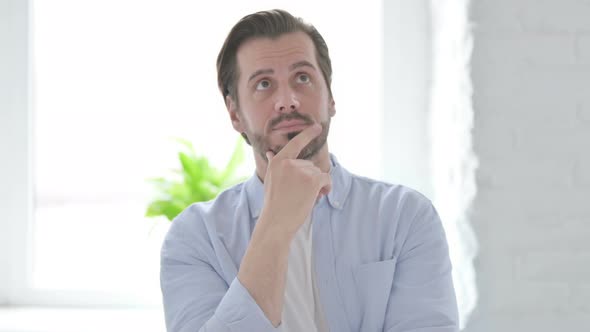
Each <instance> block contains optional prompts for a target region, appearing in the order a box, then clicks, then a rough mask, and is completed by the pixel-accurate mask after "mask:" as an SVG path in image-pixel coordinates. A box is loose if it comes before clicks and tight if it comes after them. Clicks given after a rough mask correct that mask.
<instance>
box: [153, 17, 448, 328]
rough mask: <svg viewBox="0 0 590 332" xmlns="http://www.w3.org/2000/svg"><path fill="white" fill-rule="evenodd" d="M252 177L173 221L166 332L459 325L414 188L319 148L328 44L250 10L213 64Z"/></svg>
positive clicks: (307, 29)
mask: <svg viewBox="0 0 590 332" xmlns="http://www.w3.org/2000/svg"><path fill="white" fill-rule="evenodd" d="M217 69H218V83H219V88H220V90H221V93H222V94H223V97H224V98H225V102H226V106H227V110H228V114H229V116H230V119H231V122H232V125H233V127H234V128H235V130H236V131H238V132H239V133H241V134H242V136H243V137H244V139H246V141H247V142H248V143H249V144H250V145H251V146H252V150H253V154H254V159H255V162H256V172H255V174H254V175H253V176H252V177H251V178H250V179H249V180H247V181H246V182H244V183H241V184H238V185H236V186H234V187H232V188H230V189H228V190H226V191H224V192H223V193H221V194H220V195H219V196H218V197H217V198H216V199H215V200H213V201H210V202H206V203H196V204H193V205H191V206H190V207H189V208H187V209H186V210H185V211H183V212H182V213H181V214H180V215H179V216H178V217H177V218H176V219H175V220H174V221H173V222H172V226H171V228H170V231H169V233H168V235H167V237H166V240H165V241H164V244H163V247H162V261H161V263H162V265H161V286H162V292H163V299H164V309H165V314H166V325H167V328H168V330H169V331H175V332H176V331H297V332H307V331H335V332H345V331H390V332H393V331H396V332H397V331H422V332H426V331H429V332H435V331H436V332H443V331H444V332H447V331H457V330H458V318H457V316H458V315H457V304H456V299H455V293H454V289H453V283H452V278H451V263H450V260H449V255H448V247H447V243H446V239H445V234H444V231H443V228H442V225H441V222H440V220H439V217H438V215H437V213H436V210H435V209H434V207H433V206H432V204H431V203H430V201H429V200H428V199H426V198H425V197H424V196H422V195H421V194H419V193H417V192H416V191H413V190H411V189H409V188H406V187H403V186H400V185H390V184H386V183H382V182H378V181H375V180H371V179H367V178H363V177H359V176H356V175H353V174H351V173H349V172H348V171H346V170H345V169H344V168H343V167H342V166H341V165H340V164H339V163H338V161H337V160H336V158H335V157H334V156H333V155H331V154H330V153H329V151H328V144H327V142H326V140H327V136H328V132H329V128H330V119H331V117H333V116H334V115H335V103H334V98H333V96H332V92H331V89H330V84H331V75H332V68H331V64H330V58H329V55H328V48H327V46H326V44H325V42H324V40H323V38H322V37H321V35H320V34H319V33H318V32H317V31H316V29H315V28H313V27H312V26H310V25H307V24H305V23H303V22H302V21H301V20H299V19H296V18H294V17H293V16H291V15H290V14H289V13H287V12H285V11H282V10H272V11H266V12H259V13H255V14H252V15H248V16H246V17H244V18H243V19H242V20H240V21H239V22H238V23H237V24H236V25H235V26H234V28H233V29H232V30H231V32H230V33H229V35H228V37H227V39H226V41H225V44H224V45H223V47H222V49H221V52H220V53H219V56H218V59H217Z"/></svg>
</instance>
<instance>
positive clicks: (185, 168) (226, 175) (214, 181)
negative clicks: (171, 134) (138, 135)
mask: <svg viewBox="0 0 590 332" xmlns="http://www.w3.org/2000/svg"><path fill="white" fill-rule="evenodd" d="M178 141H179V142H180V143H181V144H182V145H183V146H184V148H185V151H180V152H179V153H178V159H179V160H180V165H181V168H180V170H174V171H173V172H174V174H175V175H176V176H174V177H173V178H166V177H159V178H153V179H149V180H148V181H150V182H151V183H153V184H154V185H155V188H156V192H157V194H156V196H157V198H156V199H155V200H153V201H152V202H151V203H149V205H148V207H147V210H146V214H145V215H146V216H148V217H157V216H165V217H166V218H167V219H168V220H169V221H172V220H173V219H174V218H175V217H176V216H177V215H178V214H179V213H180V212H182V210H184V209H185V208H186V207H188V206H189V205H191V204H192V203H195V202H203V201H209V200H211V199H213V198H215V197H216V196H217V195H218V194H219V193H220V192H221V191H222V190H224V189H226V188H228V187H230V186H232V185H234V184H236V183H238V182H240V181H243V180H244V179H245V177H237V176H236V169H237V168H238V166H239V165H240V164H241V163H242V162H243V161H244V151H243V148H242V146H243V140H242V138H241V137H240V138H239V139H238V142H237V143H236V146H235V148H234V151H233V153H232V156H231V158H230V160H229V162H228V163H227V165H226V167H225V169H223V170H218V169H216V168H214V167H213V166H211V165H210V163H209V161H208V160H207V158H206V157H204V156H198V155H197V153H196V152H195V149H194V147H193V145H192V143H191V142H189V141H187V140H183V139H178Z"/></svg>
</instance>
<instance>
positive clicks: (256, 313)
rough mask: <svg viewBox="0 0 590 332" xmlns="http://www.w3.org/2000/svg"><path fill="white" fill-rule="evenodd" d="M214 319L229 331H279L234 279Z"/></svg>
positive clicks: (244, 288)
mask: <svg viewBox="0 0 590 332" xmlns="http://www.w3.org/2000/svg"><path fill="white" fill-rule="evenodd" d="M215 316H216V317H215V318H217V319H218V320H219V321H221V322H222V323H223V324H224V325H225V326H227V327H228V328H229V329H230V330H231V331H234V330H235V331H262V332H264V331H269V332H275V331H280V330H279V328H280V326H281V324H279V326H278V327H276V328H275V327H274V326H273V325H272V323H271V322H270V320H269V319H268V317H266V315H265V314H264V311H262V309H261V308H260V306H259V305H258V303H256V301H255V300H254V298H253V297H252V295H250V292H248V290H247V289H246V287H244V286H243V285H242V283H241V282H240V280H238V278H237V277H236V278H234V280H233V281H232V283H231V285H230V286H229V289H228V290H227V292H226V293H225V296H224V297H223V299H222V300H221V302H220V303H219V305H218V306H217V309H216V310H215Z"/></svg>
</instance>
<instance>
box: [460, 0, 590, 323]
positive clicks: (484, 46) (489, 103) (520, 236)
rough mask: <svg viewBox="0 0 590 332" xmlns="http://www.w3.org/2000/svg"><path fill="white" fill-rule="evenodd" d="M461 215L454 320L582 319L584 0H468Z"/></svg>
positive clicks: (587, 198) (588, 217)
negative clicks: (466, 205)
mask: <svg viewBox="0 0 590 332" xmlns="http://www.w3.org/2000/svg"><path fill="white" fill-rule="evenodd" d="M471 19H472V21H473V23H474V52H473V61H472V63H473V70H472V77H473V87H474V96H473V97H474V108H475V128H474V131H473V134H474V149H475V153H476V154H477V155H478V157H479V161H480V167H479V169H478V171H477V184H478V196H477V198H476V200H475V202H474V206H473V226H474V228H475V231H476V233H477V236H478V238H479V241H480V254H479V257H478V258H477V260H476V262H475V263H476V269H477V273H478V286H479V291H480V300H479V304H478V308H477V309H476V311H475V313H474V315H473V316H472V320H471V322H470V323H469V324H468V326H467V328H466V331H468V332H487V331H490V332H491V331H502V332H510V331H519V332H520V331H535V332H543V331H552V332H553V331H590V1H588V0H473V2H472V8H471Z"/></svg>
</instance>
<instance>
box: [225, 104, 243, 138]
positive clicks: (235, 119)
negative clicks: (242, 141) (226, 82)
mask: <svg viewBox="0 0 590 332" xmlns="http://www.w3.org/2000/svg"><path fill="white" fill-rule="evenodd" d="M225 107H227V112H228V114H229V118H230V120H231V124H232V126H233V127H234V129H235V130H236V131H237V132H238V133H242V132H244V125H243V124H242V119H241V118H240V112H239V109H238V103H236V102H235V101H234V100H233V98H232V97H231V96H229V95H228V96H226V97H225Z"/></svg>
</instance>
